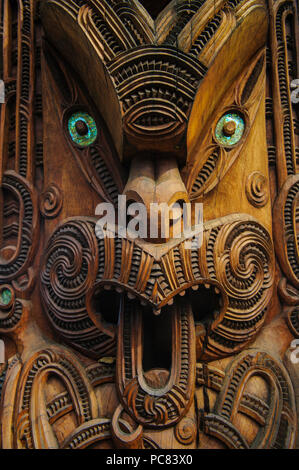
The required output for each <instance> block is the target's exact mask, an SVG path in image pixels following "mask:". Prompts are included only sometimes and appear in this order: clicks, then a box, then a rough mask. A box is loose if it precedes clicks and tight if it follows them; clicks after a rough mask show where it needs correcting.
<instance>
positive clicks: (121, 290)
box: [116, 287, 124, 294]
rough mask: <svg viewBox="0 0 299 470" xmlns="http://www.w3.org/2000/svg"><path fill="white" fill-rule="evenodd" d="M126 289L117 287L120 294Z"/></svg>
mask: <svg viewBox="0 0 299 470" xmlns="http://www.w3.org/2000/svg"><path fill="white" fill-rule="evenodd" d="M123 291H124V289H123V288H122V287H117V288H116V292H118V293H119V294H122V293H123Z"/></svg>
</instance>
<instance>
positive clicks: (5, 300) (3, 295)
mask: <svg viewBox="0 0 299 470" xmlns="http://www.w3.org/2000/svg"><path fill="white" fill-rule="evenodd" d="M11 299H12V293H11V291H10V290H9V289H7V288H3V289H1V290H0V306H3V307H5V306H7V305H9V303H10V302H11Z"/></svg>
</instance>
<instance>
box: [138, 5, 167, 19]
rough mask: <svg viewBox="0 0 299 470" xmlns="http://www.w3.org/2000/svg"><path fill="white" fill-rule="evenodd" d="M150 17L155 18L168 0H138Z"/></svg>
mask: <svg viewBox="0 0 299 470" xmlns="http://www.w3.org/2000/svg"><path fill="white" fill-rule="evenodd" d="M139 1H140V3H141V4H142V5H143V6H144V8H146V9H147V11H148V12H149V14H150V15H151V16H152V18H154V19H155V18H156V17H157V16H158V15H159V13H160V12H161V11H162V10H163V8H165V7H166V5H167V3H169V2H170V0H139Z"/></svg>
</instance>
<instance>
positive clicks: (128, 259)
mask: <svg viewBox="0 0 299 470" xmlns="http://www.w3.org/2000/svg"><path fill="white" fill-rule="evenodd" d="M95 223H96V221H95V220H94V219H89V218H83V217H82V218H80V219H70V220H69V221H66V222H65V223H63V224H62V225H61V226H60V227H59V228H58V229H57V230H56V231H55V232H54V234H53V235H52V237H51V238H50V240H49V243H48V247H47V250H46V254H45V259H44V263H43V266H42V271H41V291H42V298H43V301H44V304H45V311H46V312H47V314H48V316H49V318H50V320H51V322H52V324H53V326H54V328H55V329H56V331H58V332H59V333H60V334H61V335H62V336H63V337H64V338H65V339H66V340H67V341H68V342H70V343H71V344H72V345H73V346H74V347H76V348H79V349H81V350H82V349H84V351H85V352H86V354H93V355H94V356H97V357H99V356H100V357H101V355H103V354H105V353H106V352H107V351H106V350H107V348H108V350H109V351H110V352H111V348H112V347H113V338H115V327H114V326H113V325H112V324H110V325H109V323H108V324H107V321H108V322H109V320H107V315H108V317H109V313H108V312H97V311H95V308H94V304H93V299H94V297H95V296H97V295H98V294H99V293H100V292H101V290H104V289H105V288H106V287H107V288H108V289H111V288H113V289H115V290H117V291H118V292H123V293H128V295H129V297H130V296H131V297H132V296H133V297H138V298H139V300H140V301H141V302H143V303H144V304H145V305H148V306H150V307H151V308H152V309H153V310H157V311H158V312H159V311H160V309H161V308H163V307H164V306H166V305H167V304H171V303H173V300H174V299H175V297H176V296H177V295H178V294H180V293H183V292H185V291H186V290H188V289H190V288H192V287H194V286H196V285H200V284H204V283H208V284H210V285H211V286H213V288H216V289H218V292H219V293H220V294H221V295H222V298H223V307H222V310H221V313H220V315H219V317H218V318H217V319H211V321H210V324H209V328H210V332H209V335H208V340H207V341H206V345H205V354H206V355H207V356H208V357H219V356H220V357H221V356H226V355H229V354H231V353H233V352H235V351H238V350H239V349H241V348H242V347H244V344H246V343H247V342H248V341H249V340H250V339H252V338H253V337H254V336H255V335H256V333H257V331H258V330H259V329H260V328H261V326H262V324H263V321H264V315H265V311H266V307H267V304H268V302H269V300H270V297H271V286H272V283H273V254H272V243H271V239H270V236H269V234H268V233H267V231H266V230H265V229H264V228H263V227H262V226H261V225H260V224H259V223H258V222H257V221H255V220H254V219H251V218H250V217H249V216H242V215H233V216H228V217H227V218H223V219H219V220H217V221H214V222H209V223H207V224H206V226H205V231H204V242H203V245H202V247H201V248H200V249H191V250H190V249H186V245H185V244H186V242H187V240H183V241H181V242H179V243H178V245H177V246H175V247H173V248H171V249H169V251H168V252H167V253H166V254H165V255H163V256H161V258H160V259H157V260H155V259H154V257H153V256H152V255H151V254H150V253H149V252H146V251H145V250H144V249H143V248H142V246H140V245H138V243H137V242H136V241H133V240H129V239H124V238H118V237H116V238H107V237H105V238H103V239H97V238H96V235H95ZM103 315H104V316H103ZM104 318H106V321H104ZM111 321H112V320H111ZM199 341H201V339H199Z"/></svg>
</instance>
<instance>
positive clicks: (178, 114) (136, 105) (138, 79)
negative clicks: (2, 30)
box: [43, 0, 264, 150]
mask: <svg viewBox="0 0 299 470" xmlns="http://www.w3.org/2000/svg"><path fill="white" fill-rule="evenodd" d="M261 5H264V4H263V2H262V1H261V2H257V1H252V0H251V1H250V2H245V1H244V0H234V1H232V0H230V1H218V2H216V4H215V5H214V6H213V5H211V4H210V2H206V1H204V0H197V1H194V2H189V1H185V0H184V1H182V0H181V1H179V2H177V1H172V2H170V3H169V5H168V6H167V7H166V8H165V10H164V11H163V13H161V14H160V15H159V17H158V18H157V20H156V21H153V19H152V18H151V17H150V15H149V14H148V13H147V11H146V10H145V9H144V8H143V7H142V6H141V5H140V3H139V2H138V1H137V0H134V1H132V2H129V3H128V2H124V1H117V0H115V1H112V2H111V1H109V2H108V1H105V0H90V1H83V0H73V1H71V0H65V1H62V2H59V3H58V2H57V1H55V0H48V1H46V2H44V4H43V11H44V20H45V21H46V15H47V11H48V10H49V9H51V7H52V8H53V7H54V8H60V9H62V10H63V11H64V13H67V14H68V15H69V16H70V17H71V18H72V19H73V21H74V22H75V23H77V25H78V26H80V28H81V31H82V32H83V33H84V34H85V35H86V37H87V38H88V40H89V42H90V44H91V45H92V47H93V48H94V49H95V51H96V52H97V54H98V56H99V58H100V59H101V60H102V61H103V62H104V64H105V65H106V67H107V70H108V72H109V75H110V77H111V79H112V81H113V83H114V86H115V89H116V92H117V95H118V98H119V101H120V103H121V108H122V116H123V120H124V130H125V133H126V135H127V137H128V139H129V142H131V139H133V141H134V142H135V144H136V142H137V144H139V145H142V142H143V141H144V140H145V142H148V141H149V140H151V139H153V140H151V143H153V145H154V140H155V138H156V137H159V139H162V140H163V141H164V142H168V140H170V138H171V139H172V144H173V142H174V136H175V135H177V140H176V141H175V146H178V147H180V146H182V142H181V140H182V138H184V131H185V128H186V124H187V121H188V117H189V114H190V111H191V108H192V104H193V100H194V98H195V95H196V92H197V89H198V86H199V84H200V81H201V80H202V78H203V77H204V75H205V73H206V71H207V66H208V65H209V62H210V61H211V60H212V58H213V56H214V55H215V53H216V52H217V51H218V50H219V48H220V47H221V46H222V45H223V44H224V43H225V41H226V39H227V38H228V37H229V34H230V33H231V29H232V28H233V27H235V26H236V25H237V23H238V22H239V21H242V18H243V17H244V15H245V16H246V14H247V11H249V10H250V9H252V8H255V7H258V6H261ZM212 7H213V8H212ZM190 38H191V39H190ZM51 39H52V40H54V41H55V39H54V38H51ZM212 39H213V51H212V49H211V50H210V47H209V45H210V41H211V40H212ZM202 52H204V62H202V61H201V54H202ZM172 150H173V148H172Z"/></svg>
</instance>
